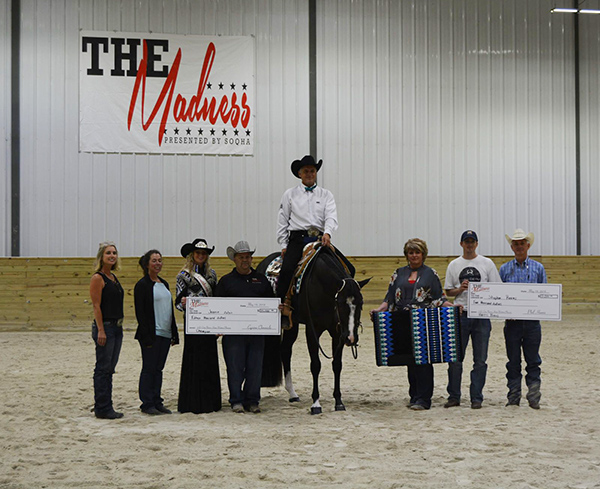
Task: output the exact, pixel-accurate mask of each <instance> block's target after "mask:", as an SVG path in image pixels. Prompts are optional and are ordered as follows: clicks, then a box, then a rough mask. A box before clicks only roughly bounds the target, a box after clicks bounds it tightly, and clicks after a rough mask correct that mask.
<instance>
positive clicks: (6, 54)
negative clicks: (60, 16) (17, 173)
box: [0, 0, 11, 256]
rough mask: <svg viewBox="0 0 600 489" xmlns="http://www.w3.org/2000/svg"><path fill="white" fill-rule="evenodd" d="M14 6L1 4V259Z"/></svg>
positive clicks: (6, 220)
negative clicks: (11, 21)
mask: <svg viewBox="0 0 600 489" xmlns="http://www.w3.org/2000/svg"><path fill="white" fill-rule="evenodd" d="M10 12H11V9H10V2H9V0H0V161H1V164H0V229H1V230H2V238H0V256H8V255H10V243H11V241H10V240H11V233H10V222H11V221H10V213H11V205H10V161H11V156H10V135H11V131H10V120H11V115H10V74H11V68H10V60H11V57H10V50H11V42H10V36H11V27H10V18H11V16H10Z"/></svg>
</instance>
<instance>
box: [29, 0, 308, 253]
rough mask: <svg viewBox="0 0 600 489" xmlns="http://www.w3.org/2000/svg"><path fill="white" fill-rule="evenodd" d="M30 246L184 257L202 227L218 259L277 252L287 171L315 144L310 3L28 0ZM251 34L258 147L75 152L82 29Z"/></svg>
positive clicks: (33, 250) (272, 0)
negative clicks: (246, 150)
mask: <svg viewBox="0 0 600 489" xmlns="http://www.w3.org/2000/svg"><path fill="white" fill-rule="evenodd" d="M22 3H23V65H22V71H21V77H22V87H21V93H22V108H23V113H22V129H21V130H22V136H23V137H22V149H21V151H22V173H23V178H22V208H23V213H22V214H23V216H22V250H21V251H22V255H23V256H89V255H93V254H95V252H96V250H97V245H98V242H100V241H102V240H105V239H112V240H114V241H116V242H117V244H118V246H119V249H120V252H121V254H124V255H137V254H141V253H143V252H144V251H146V250H147V249H149V248H151V247H156V248H158V249H160V250H161V251H162V252H163V253H164V254H166V255H178V254H179V249H180V247H181V245H182V244H183V243H184V242H186V241H189V240H191V239H193V238H195V237H205V238H206V239H208V241H209V242H210V243H214V244H216V246H217V249H216V251H215V253H216V254H217V255H224V254H225V249H226V247H227V246H228V245H232V244H234V243H235V242H236V241H237V240H239V239H247V240H249V241H250V243H251V244H252V245H253V246H254V245H255V246H257V249H258V253H260V254H267V253H269V252H270V251H272V250H274V249H277V242H276V238H275V223H276V215H277V209H278V207H279V199H280V197H281V194H282V193H283V191H284V189H285V188H287V187H290V186H292V185H294V184H295V183H296V179H295V178H294V177H293V175H292V174H291V172H290V171H289V165H290V163H291V161H292V160H293V159H295V158H298V157H301V156H302V155H304V154H306V153H307V152H308V148H309V132H308V131H309V127H308V5H307V2H305V1H303V0H254V1H247V0H205V1H198V0H177V1H171V0H168V1H167V0H140V1H136V2H120V1H113V0H93V1H92V0H80V1H76V0H53V1H52V2H47V1H42V0H23V2H22ZM81 29H84V30H117V31H135V32H148V31H152V32H166V33H176V34H197V35H253V36H255V39H256V86H257V92H256V98H257V108H256V117H257V124H256V126H255V127H256V136H257V139H256V144H255V155H254V156H253V157H240V156H235V157H228V156H156V155H113V154H110V155H104V154H84V153H82V154H79V153H78V115H79V114H78V80H79V78H78V76H79V71H78V70H79V67H78V64H79V61H78V60H79V58H78V57H79V31H80V30H81Z"/></svg>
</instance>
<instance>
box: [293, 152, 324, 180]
mask: <svg viewBox="0 0 600 489" xmlns="http://www.w3.org/2000/svg"><path fill="white" fill-rule="evenodd" d="M322 164H323V160H319V162H318V163H315V159H314V158H313V157H312V156H311V155H306V156H305V157H304V158H302V159H301V160H294V161H293V162H292V173H293V174H294V176H295V177H296V178H300V175H299V174H298V172H299V171H300V169H301V168H302V167H303V166H308V165H312V166H314V167H315V168H316V169H317V171H319V169H320V168H321V165H322Z"/></svg>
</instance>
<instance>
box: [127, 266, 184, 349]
mask: <svg viewBox="0 0 600 489" xmlns="http://www.w3.org/2000/svg"><path fill="white" fill-rule="evenodd" d="M158 279H159V280H160V281H161V282H162V283H163V284H164V285H165V287H166V288H167V290H169V284H168V283H167V281H166V280H163V279H162V278H161V277H158ZM133 300H134V303H135V317H136V318H137V321H138V327H137V330H136V332H135V339H136V340H139V342H140V343H141V344H142V345H144V346H152V344H153V343H154V339H155V338H156V317H155V316H154V281H153V280H152V279H151V278H150V276H149V275H144V277H142V278H141V279H140V280H139V281H138V283H137V284H135V288H134V289H133ZM171 341H172V343H173V344H174V345H176V344H178V343H179V333H178V332H177V323H176V322H175V314H174V311H173V303H171Z"/></svg>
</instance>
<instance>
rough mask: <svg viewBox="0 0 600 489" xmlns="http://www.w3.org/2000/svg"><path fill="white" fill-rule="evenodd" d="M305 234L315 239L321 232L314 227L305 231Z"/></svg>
mask: <svg viewBox="0 0 600 489" xmlns="http://www.w3.org/2000/svg"><path fill="white" fill-rule="evenodd" d="M306 234H308V236H310V237H311V238H315V237H317V236H319V234H321V231H319V230H318V229H317V228H315V227H310V228H308V229H307V231H306Z"/></svg>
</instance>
